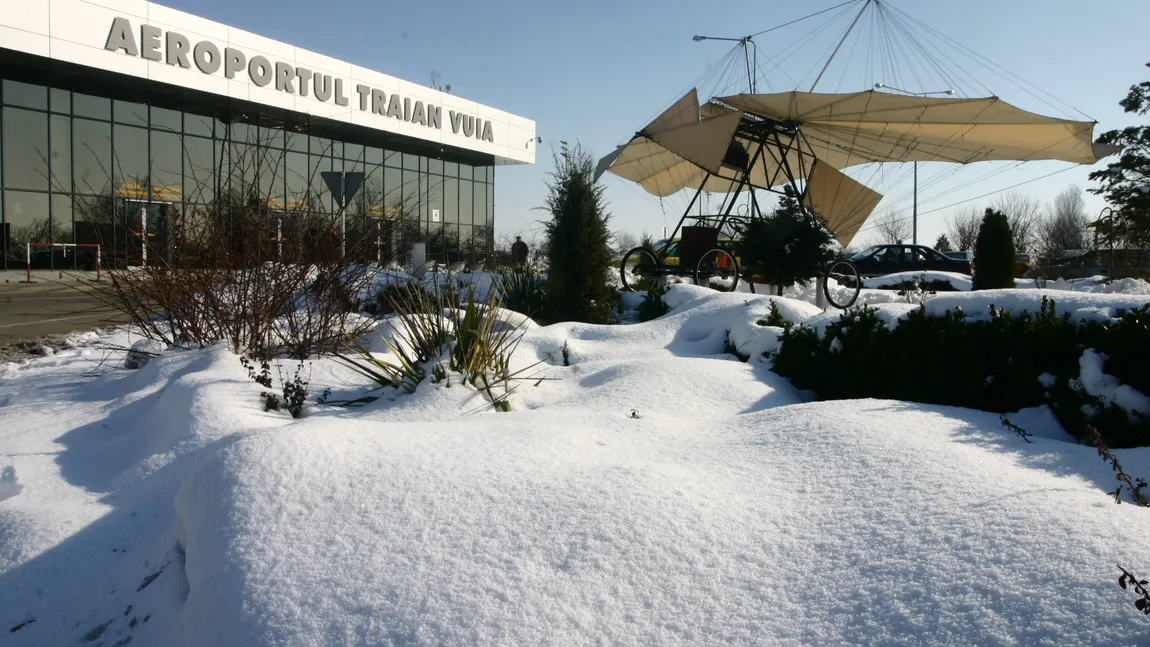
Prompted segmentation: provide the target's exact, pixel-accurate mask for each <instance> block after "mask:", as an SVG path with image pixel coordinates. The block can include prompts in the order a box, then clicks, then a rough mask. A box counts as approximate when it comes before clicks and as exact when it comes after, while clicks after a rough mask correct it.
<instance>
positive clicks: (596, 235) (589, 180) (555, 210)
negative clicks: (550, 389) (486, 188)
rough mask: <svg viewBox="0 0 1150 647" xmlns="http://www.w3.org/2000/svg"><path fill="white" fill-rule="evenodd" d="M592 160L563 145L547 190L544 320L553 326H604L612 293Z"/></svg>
mask: <svg viewBox="0 0 1150 647" xmlns="http://www.w3.org/2000/svg"><path fill="white" fill-rule="evenodd" d="M594 170H595V166H594V163H593V161H592V159H591V156H590V155H589V154H588V153H586V152H585V151H583V149H582V148H581V147H580V146H579V145H578V144H577V145H575V146H574V147H571V146H568V144H567V142H562V146H561V152H560V154H559V155H557V156H555V171H554V172H552V173H551V174H550V176H551V181H550V182H548V184H547V189H548V195H547V200H546V204H545V206H544V208H545V209H546V210H547V211H548V212H550V214H551V220H550V222H548V223H547V225H546V227H547V243H546V245H547V250H548V254H549V258H548V271H547V315H548V317H547V318H548V320H549V321H550V322H552V323H555V322H560V321H582V322H586V323H606V322H608V321H609V320H610V317H611V297H612V296H613V292H612V289H611V287H610V286H609V285H608V283H607V276H608V273H609V272H610V270H611V257H612V254H611V232H610V230H609V229H608V227H607V221H608V219H609V216H608V215H607V212H606V202H605V201H604V199H603V187H602V186H597V185H596V184H595V183H594V179H593V178H594Z"/></svg>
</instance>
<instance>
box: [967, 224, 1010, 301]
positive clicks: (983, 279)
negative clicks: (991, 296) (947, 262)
mask: <svg viewBox="0 0 1150 647" xmlns="http://www.w3.org/2000/svg"><path fill="white" fill-rule="evenodd" d="M1012 287H1014V241H1013V240H1012V236H1011V232H1010V221H1009V219H1008V218H1007V217H1006V214H1004V213H1002V212H1000V211H995V210H994V209H987V210H986V213H985V214H984V215H983V216H982V225H981V226H980V227H979V228H978V241H977V242H975V244H974V289H975V290H994V289H997V288H1012Z"/></svg>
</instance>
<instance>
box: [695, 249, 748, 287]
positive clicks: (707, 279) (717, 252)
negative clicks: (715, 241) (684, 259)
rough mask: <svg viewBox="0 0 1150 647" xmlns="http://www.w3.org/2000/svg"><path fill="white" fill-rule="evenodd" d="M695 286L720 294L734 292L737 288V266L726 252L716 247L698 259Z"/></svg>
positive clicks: (733, 258)
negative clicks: (713, 290) (711, 289)
mask: <svg viewBox="0 0 1150 647" xmlns="http://www.w3.org/2000/svg"><path fill="white" fill-rule="evenodd" d="M695 285H701V286H703V287H707V288H713V289H715V290H718V291H720V292H734V291H735V288H737V287H738V286H739V264H738V262H736V261H735V257H734V256H732V255H731V253H730V252H728V251H727V250H725V249H723V248H721V247H716V248H714V249H712V250H710V251H708V252H706V253H705V254H703V255H702V256H700V257H699V263H698V265H696V266H695Z"/></svg>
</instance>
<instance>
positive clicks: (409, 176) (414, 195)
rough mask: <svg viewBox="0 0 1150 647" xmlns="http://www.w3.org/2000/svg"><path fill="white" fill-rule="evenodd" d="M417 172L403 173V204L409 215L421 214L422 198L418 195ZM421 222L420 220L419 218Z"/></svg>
mask: <svg viewBox="0 0 1150 647" xmlns="http://www.w3.org/2000/svg"><path fill="white" fill-rule="evenodd" d="M419 188H420V187H419V172H418V171H404V172H403V204H404V206H405V208H406V210H407V211H408V212H410V213H416V214H419V213H423V212H422V211H421V210H420V208H419V207H420V204H422V202H423V200H421V198H422V196H421V195H420V193H419ZM421 220H422V218H421Z"/></svg>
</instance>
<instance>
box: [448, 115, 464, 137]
mask: <svg viewBox="0 0 1150 647" xmlns="http://www.w3.org/2000/svg"><path fill="white" fill-rule="evenodd" d="M447 113H448V114H449V115H451V132H453V133H455V134H456V135H458V134H459V126H460V123H461V122H462V121H463V114H462V113H459V112H456V111H454V110H448V111H447Z"/></svg>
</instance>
